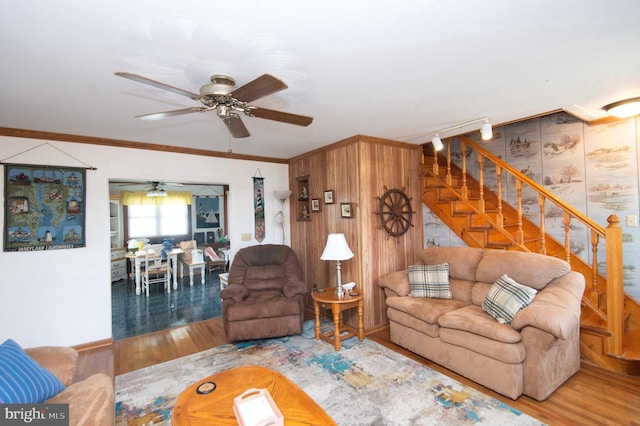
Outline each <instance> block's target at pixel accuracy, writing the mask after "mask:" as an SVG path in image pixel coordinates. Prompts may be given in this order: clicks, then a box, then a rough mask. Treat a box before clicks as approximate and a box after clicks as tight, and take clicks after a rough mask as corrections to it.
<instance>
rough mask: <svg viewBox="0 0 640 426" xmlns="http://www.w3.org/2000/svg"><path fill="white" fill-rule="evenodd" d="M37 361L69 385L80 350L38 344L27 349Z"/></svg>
mask: <svg viewBox="0 0 640 426" xmlns="http://www.w3.org/2000/svg"><path fill="white" fill-rule="evenodd" d="M25 352H26V353H27V355H29V356H30V357H31V358H33V360H34V361H35V362H37V363H38V364H40V365H41V366H43V367H44V368H45V369H47V370H49V371H50V372H51V373H52V374H53V375H54V376H56V377H57V378H58V380H60V382H62V384H63V385H65V386H69V385H70V384H71V382H72V381H73V378H74V374H75V371H76V362H77V360H78V351H76V350H75V349H73V348H70V347H66V346H38V347H36V348H27V349H25Z"/></svg>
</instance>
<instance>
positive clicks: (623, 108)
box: [602, 97, 640, 118]
mask: <svg viewBox="0 0 640 426" xmlns="http://www.w3.org/2000/svg"><path fill="white" fill-rule="evenodd" d="M602 109H603V110H605V111H607V113H609V114H611V115H613V116H615V117H618V118H629V117H634V116H636V115H638V114H640V97H638V98H630V99H625V100H623V101H618V102H613V103H610V104H608V105H605V106H603V107H602Z"/></svg>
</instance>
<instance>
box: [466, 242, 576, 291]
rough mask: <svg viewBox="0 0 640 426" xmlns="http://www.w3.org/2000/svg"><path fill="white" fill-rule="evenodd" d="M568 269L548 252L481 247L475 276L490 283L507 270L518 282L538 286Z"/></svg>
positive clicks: (542, 286) (565, 272) (563, 262)
mask: <svg viewBox="0 0 640 426" xmlns="http://www.w3.org/2000/svg"><path fill="white" fill-rule="evenodd" d="M570 270H571V266H570V265H569V264H568V263H567V262H565V261H564V260H560V259H557V258H555V257H551V256H545V255H542V254H538V253H525V252H519V251H513V250H506V251H505V250H484V254H483V256H482V260H481V261H480V263H478V269H477V270H476V278H475V279H476V281H482V282H485V283H493V282H495V281H496V280H497V279H498V278H500V276H501V275H503V274H507V275H509V276H510V277H511V278H513V279H514V280H515V281H517V282H519V283H521V284H524V285H526V286H529V287H532V288H535V289H536V290H542V289H543V288H544V287H545V286H546V285H547V284H548V283H549V282H550V281H552V280H554V279H555V278H558V277H561V276H563V275H566V274H567V273H568V272H569V271H570Z"/></svg>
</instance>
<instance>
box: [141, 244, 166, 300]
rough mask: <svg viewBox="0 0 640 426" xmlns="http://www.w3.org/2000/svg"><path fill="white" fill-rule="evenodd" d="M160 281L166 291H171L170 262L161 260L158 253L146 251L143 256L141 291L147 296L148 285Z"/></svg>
mask: <svg viewBox="0 0 640 426" xmlns="http://www.w3.org/2000/svg"><path fill="white" fill-rule="evenodd" d="M160 283H164V288H165V289H166V290H167V293H171V262H168V261H164V262H163V261H162V256H161V255H160V253H147V254H146V255H145V257H144V272H143V274H142V291H144V292H145V293H146V295H147V297H149V287H150V285H151V284H160Z"/></svg>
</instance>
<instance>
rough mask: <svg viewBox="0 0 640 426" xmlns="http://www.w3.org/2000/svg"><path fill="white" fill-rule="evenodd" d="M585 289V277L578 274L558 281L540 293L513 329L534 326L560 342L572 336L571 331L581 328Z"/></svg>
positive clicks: (517, 318)
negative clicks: (581, 305) (581, 306)
mask: <svg viewBox="0 0 640 426" xmlns="http://www.w3.org/2000/svg"><path fill="white" fill-rule="evenodd" d="M584 286H585V283H584V276H583V275H582V274H580V273H578V272H574V271H571V272H569V273H568V274H566V275H564V276H562V277H559V278H556V279H555V280H553V281H551V282H550V283H549V284H548V285H547V286H546V287H545V288H544V289H542V290H540V292H538V294H537V295H536V297H535V299H534V300H533V302H531V304H530V305H529V306H527V307H526V308H524V309H523V310H521V311H520V312H518V313H517V314H516V316H515V317H514V318H513V321H512V322H511V326H512V327H513V328H514V329H516V330H521V329H522V328H524V327H526V326H532V327H535V328H538V329H540V330H544V331H546V332H548V333H551V334H553V335H554V336H555V337H557V338H558V339H566V338H568V337H570V336H572V331H573V330H575V328H576V327H580V303H581V299H582V293H583V292H584Z"/></svg>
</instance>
